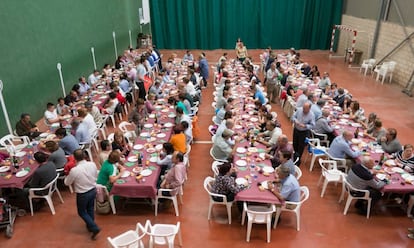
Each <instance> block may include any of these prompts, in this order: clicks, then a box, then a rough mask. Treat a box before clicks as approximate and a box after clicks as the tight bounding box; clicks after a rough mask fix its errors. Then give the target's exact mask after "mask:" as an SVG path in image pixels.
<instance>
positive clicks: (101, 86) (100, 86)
mask: <svg viewBox="0 0 414 248" xmlns="http://www.w3.org/2000/svg"><path fill="white" fill-rule="evenodd" d="M97 88H98V89H103V88H105V86H104V85H99V86H98V87H97Z"/></svg>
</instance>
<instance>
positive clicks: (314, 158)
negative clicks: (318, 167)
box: [309, 154, 316, 171]
mask: <svg viewBox="0 0 414 248" xmlns="http://www.w3.org/2000/svg"><path fill="white" fill-rule="evenodd" d="M315 160H316V156H315V154H312V160H311V163H310V166H309V171H312V170H313V165H314V164H315Z"/></svg>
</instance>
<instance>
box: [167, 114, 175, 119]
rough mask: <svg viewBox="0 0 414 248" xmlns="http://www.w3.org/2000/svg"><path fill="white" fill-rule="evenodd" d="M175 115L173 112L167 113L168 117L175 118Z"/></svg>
mask: <svg viewBox="0 0 414 248" xmlns="http://www.w3.org/2000/svg"><path fill="white" fill-rule="evenodd" d="M175 116H176V115H175V114H169V115H168V117H170V118H175Z"/></svg>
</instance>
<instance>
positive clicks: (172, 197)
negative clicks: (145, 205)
mask: <svg viewBox="0 0 414 248" xmlns="http://www.w3.org/2000/svg"><path fill="white" fill-rule="evenodd" d="M181 190H182V189H181V188H178V189H158V193H157V195H156V196H155V216H157V215H158V200H159V199H168V200H171V201H172V202H173V205H174V209H175V216H179V215H180V213H179V211H178V202H177V195H179V196H180V197H182V196H181ZM173 191H176V193H175V194H172V193H173ZM163 192H169V193H170V194H171V196H164V195H162V193H163ZM180 201H181V202H183V200H182V199H181V200H180Z"/></svg>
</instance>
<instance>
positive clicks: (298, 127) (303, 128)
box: [292, 102, 315, 165]
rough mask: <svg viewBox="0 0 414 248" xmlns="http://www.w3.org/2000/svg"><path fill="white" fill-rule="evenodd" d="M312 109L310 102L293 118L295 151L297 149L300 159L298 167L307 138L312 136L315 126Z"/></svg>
mask: <svg viewBox="0 0 414 248" xmlns="http://www.w3.org/2000/svg"><path fill="white" fill-rule="evenodd" d="M310 108H311V104H310V102H306V103H305V104H303V107H302V108H299V109H297V110H296V112H295V113H294V114H293V116H292V122H293V124H294V129H293V149H295V153H296V155H297V156H298V157H299V162H298V165H300V161H301V157H302V153H303V150H304V149H305V146H306V144H305V138H306V137H309V136H310V135H309V132H310V130H311V129H312V128H313V127H314V126H315V116H314V115H313V113H312V111H310Z"/></svg>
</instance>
